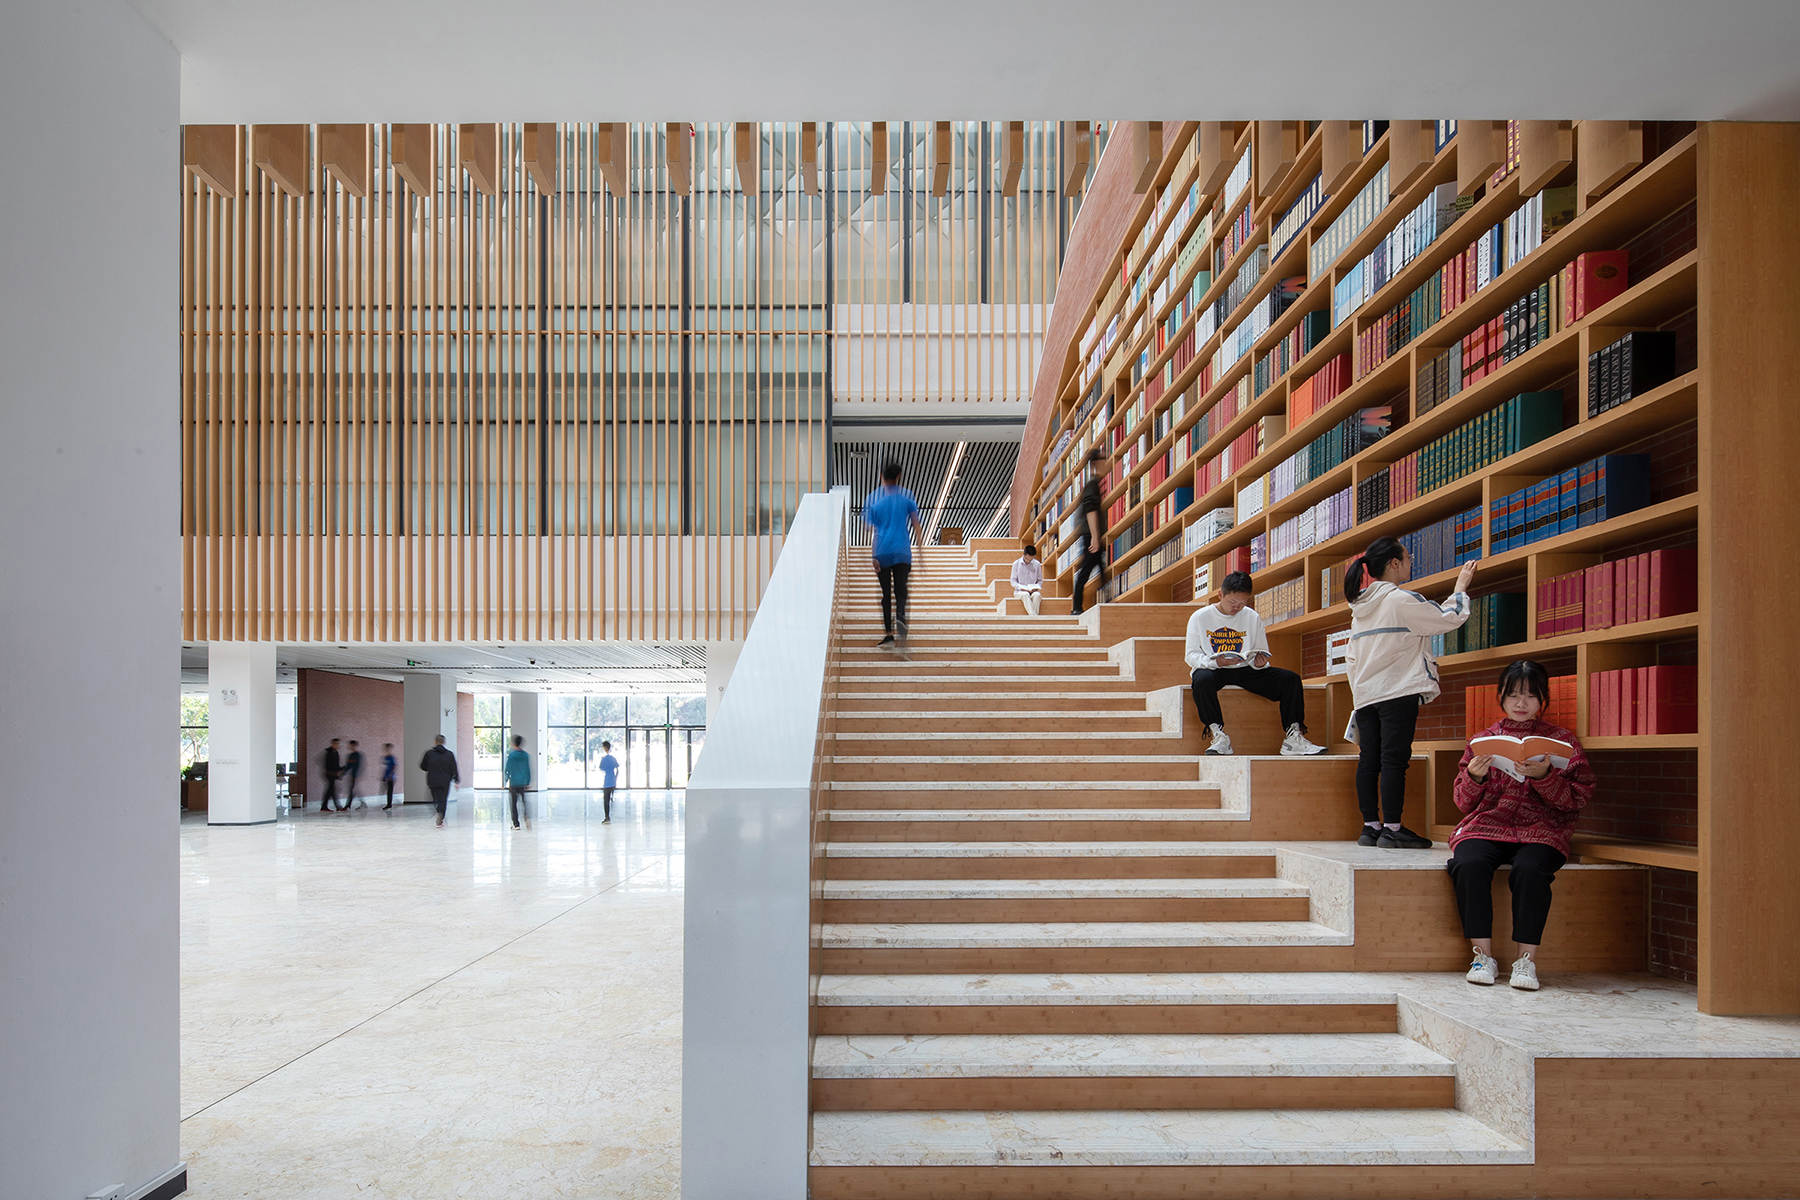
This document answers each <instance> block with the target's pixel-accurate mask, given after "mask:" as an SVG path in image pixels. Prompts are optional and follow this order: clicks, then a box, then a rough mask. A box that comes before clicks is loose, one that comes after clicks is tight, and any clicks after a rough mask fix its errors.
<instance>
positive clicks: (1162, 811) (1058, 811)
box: [831, 808, 1244, 825]
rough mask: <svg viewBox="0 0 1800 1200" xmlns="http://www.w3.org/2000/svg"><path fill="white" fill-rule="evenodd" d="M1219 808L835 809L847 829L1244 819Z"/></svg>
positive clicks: (832, 815)
mask: <svg viewBox="0 0 1800 1200" xmlns="http://www.w3.org/2000/svg"><path fill="white" fill-rule="evenodd" d="M1243 816H1244V814H1243V813H1230V812H1226V811H1225V810H1224V809H1218V808H941V809H931V808H889V809H881V808H834V809H832V810H831V819H832V820H833V821H841V822H843V823H844V824H846V825H850V824H855V823H857V822H870V821H1221V820H1227V819H1231V818H1241V817H1243Z"/></svg>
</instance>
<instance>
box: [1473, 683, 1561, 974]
mask: <svg viewBox="0 0 1800 1200" xmlns="http://www.w3.org/2000/svg"><path fill="white" fill-rule="evenodd" d="M1497 690H1498V692H1499V697H1500V708H1501V711H1502V712H1503V713H1504V714H1505V715H1504V716H1502V717H1501V719H1500V720H1499V721H1497V722H1495V723H1494V724H1493V725H1490V726H1489V727H1488V728H1486V729H1484V730H1483V731H1482V732H1481V733H1479V734H1477V735H1476V736H1475V737H1473V738H1471V739H1470V741H1469V747H1468V749H1467V750H1465V751H1464V752H1463V758H1462V766H1461V768H1460V769H1459V770H1458V771H1457V773H1456V788H1455V798H1456V807H1457V808H1459V809H1461V810H1462V814H1463V818H1462V821H1461V823H1460V824H1458V825H1457V827H1456V832H1455V833H1453V834H1452V835H1451V836H1450V851H1451V853H1450V861H1449V862H1448V863H1446V864H1445V866H1446V867H1447V868H1448V870H1449V872H1450V881H1451V885H1452V886H1453V887H1454V888H1455V889H1456V910H1457V912H1458V913H1460V914H1461V915H1462V923H1463V934H1464V935H1465V936H1466V937H1468V939H1469V940H1470V941H1471V942H1472V943H1473V948H1474V955H1475V957H1474V961H1473V962H1471V963H1470V964H1469V973H1468V975H1467V976H1466V978H1467V979H1468V981H1469V982H1470V983H1480V984H1491V983H1493V982H1494V981H1495V980H1496V979H1497V978H1498V975H1499V969H1500V964H1499V963H1498V962H1497V961H1495V959H1494V942H1493V932H1494V901H1493V895H1494V893H1493V884H1494V872H1495V870H1497V869H1498V868H1499V866H1500V864H1501V863H1510V864H1512V870H1511V872H1510V873H1509V878H1508V881H1507V882H1508V884H1509V885H1510V887H1511V889H1512V913H1513V920H1512V935H1513V941H1514V942H1515V943H1517V945H1518V947H1519V957H1518V958H1517V959H1515V960H1514V961H1513V968H1512V979H1511V983H1512V986H1514V987H1516V988H1521V989H1523V990H1526V991H1536V990H1537V987H1538V977H1537V963H1536V962H1535V961H1534V958H1535V955H1536V954H1537V950H1538V946H1539V945H1540V944H1541V943H1542V942H1543V940H1544V922H1545V919H1546V918H1547V917H1548V916H1549V914H1550V885H1551V883H1552V881H1553V880H1555V878H1556V872H1557V870H1558V869H1560V868H1561V867H1562V865H1563V863H1565V862H1567V861H1568V857H1569V834H1570V833H1571V832H1572V831H1573V830H1574V828H1575V822H1576V820H1577V818H1578V817H1579V816H1580V814H1581V810H1582V809H1583V808H1585V807H1586V806H1587V802H1588V801H1589V800H1591V799H1592V798H1593V795H1594V772H1593V769H1592V768H1591V767H1589V766H1588V760H1587V756H1586V755H1585V754H1583V753H1582V750H1581V742H1580V741H1579V740H1577V739H1576V737H1575V734H1574V732H1573V731H1571V730H1568V729H1564V728H1562V727H1561V726H1560V725H1552V724H1550V723H1549V722H1547V721H1543V720H1540V719H1539V714H1541V713H1542V712H1543V708H1544V705H1546V704H1548V703H1549V701H1550V678H1549V675H1548V673H1547V672H1545V670H1544V668H1543V667H1541V666H1539V665H1538V664H1537V663H1534V662H1532V661H1530V660H1529V659H1520V660H1519V661H1518V662H1514V663H1509V664H1508V665H1507V666H1506V668H1505V669H1504V670H1502V671H1501V672H1500V683H1499V687H1498V689H1497Z"/></svg>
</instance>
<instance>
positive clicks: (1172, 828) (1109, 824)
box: [830, 818, 1217, 920]
mask: <svg viewBox="0 0 1800 1200" xmlns="http://www.w3.org/2000/svg"><path fill="white" fill-rule="evenodd" d="M1214 823H1215V822H1212V821H1165V820H1159V819H1156V818H1145V819H1144V820H1141V821H1138V820H1119V821H1063V820H1055V821H1047V820H1029V819H1022V820H1016V821H1015V820H1002V821H958V820H945V821H922V820H897V821H833V822H832V824H831V835H830V836H831V840H832V841H836V842H1207V841H1216V840H1217V839H1216V838H1215V837H1214V836H1213V835H1212V834H1211V833H1210V832H1209V831H1208V830H1207V828H1206V826H1208V825H1211V824H1214ZM1092 919H1093V920H1100V919H1101V918H1098V917H1096V918H1092Z"/></svg>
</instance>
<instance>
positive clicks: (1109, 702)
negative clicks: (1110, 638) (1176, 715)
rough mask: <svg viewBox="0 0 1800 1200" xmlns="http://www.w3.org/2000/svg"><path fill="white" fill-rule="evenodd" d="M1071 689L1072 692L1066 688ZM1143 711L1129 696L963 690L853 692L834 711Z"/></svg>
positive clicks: (852, 714)
mask: <svg viewBox="0 0 1800 1200" xmlns="http://www.w3.org/2000/svg"><path fill="white" fill-rule="evenodd" d="M1069 690H1071V691H1072V690H1074V689H1069ZM1143 711H1144V698H1143V697H1142V696H1134V695H1131V694H1130V693H1124V694H1119V693H1104V692H1100V693H1095V694H1093V695H1088V696H1041V695H1032V694H1031V693H1029V692H1019V693H1016V694H1013V695H998V696H997V695H995V694H993V693H991V692H976V691H965V692H956V693H952V694H950V695H932V694H929V693H926V694H918V693H913V692H909V693H907V694H906V695H889V694H880V693H869V692H856V693H850V694H846V695H840V696H839V697H838V699H837V703H836V705H835V706H834V712H835V713H836V714H837V715H838V716H839V717H840V718H843V717H857V716H864V715H869V714H875V713H889V712H898V713H915V712H967V713H970V714H987V713H1004V712H1068V713H1074V714H1078V715H1080V716H1086V715H1088V714H1090V713H1105V714H1109V715H1110V714H1113V713H1117V714H1120V715H1126V714H1129V715H1132V716H1136V715H1139V714H1141V713H1143Z"/></svg>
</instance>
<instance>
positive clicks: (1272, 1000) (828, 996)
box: [818, 971, 1466, 1008]
mask: <svg viewBox="0 0 1800 1200" xmlns="http://www.w3.org/2000/svg"><path fill="white" fill-rule="evenodd" d="M1458 982H1459V983H1460V982H1461V981H1460V980H1458ZM1465 986H1466V985H1465ZM1395 999H1396V996H1395V992H1394V990H1393V988H1392V987H1387V986H1382V983H1381V981H1380V980H1377V979H1373V978H1371V977H1370V976H1369V975H1366V974H1356V973H1353V972H1349V971H1218V972H1204V973H1202V972H1192V971H1171V972H1167V973H1160V972H1159V973H1157V974H1154V975H1148V974H1144V975H1139V974H1125V973H1097V974H1095V973H1079V972H1065V973H1059V974H1050V975H1005V974H1001V975H822V976H820V977H819V1000H818V1002H819V1003H820V1004H821V1005H825V1006H833V1007H876V1008H898V1007H902V1006H922V1007H956V1006H961V1005H981V1006H996V1007H998V1006H1010V1005H1032V1006H1036V1005H1051V1004H1054V1005H1118V1004H1181V1005H1213V1004H1258V1005H1261V1004H1392V1003H1394V1002H1395Z"/></svg>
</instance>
